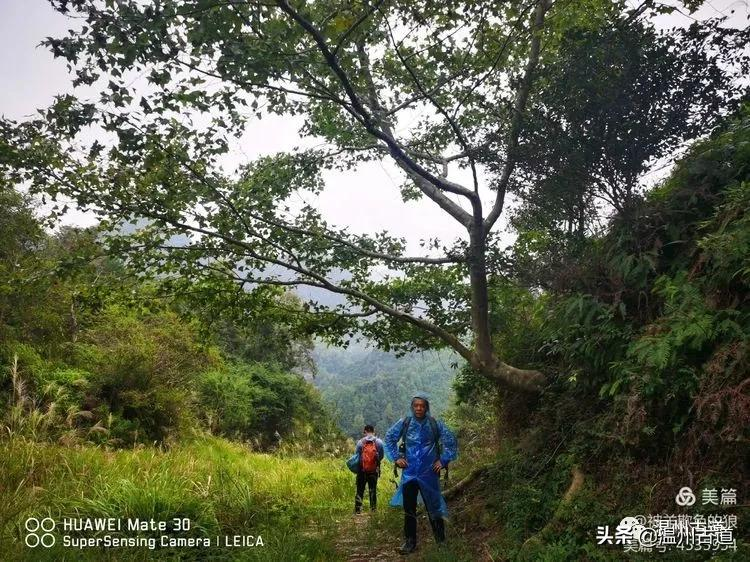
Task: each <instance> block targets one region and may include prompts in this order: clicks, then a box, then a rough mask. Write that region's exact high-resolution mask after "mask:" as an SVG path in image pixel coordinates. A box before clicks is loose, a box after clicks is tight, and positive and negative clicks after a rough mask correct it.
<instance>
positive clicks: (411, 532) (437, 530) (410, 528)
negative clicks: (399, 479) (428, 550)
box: [402, 480, 445, 544]
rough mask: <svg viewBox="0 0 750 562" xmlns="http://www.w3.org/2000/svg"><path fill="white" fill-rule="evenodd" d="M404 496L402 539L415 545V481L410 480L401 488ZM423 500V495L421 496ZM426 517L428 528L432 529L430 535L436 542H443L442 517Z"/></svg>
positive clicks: (417, 483)
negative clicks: (428, 521)
mask: <svg viewBox="0 0 750 562" xmlns="http://www.w3.org/2000/svg"><path fill="white" fill-rule="evenodd" d="M402 492H403V496H404V537H405V538H406V540H407V541H408V542H412V543H414V544H416V543H417V493H419V492H420V490H419V482H418V481H417V480H410V481H409V482H407V483H406V484H404V487H403V490H402ZM422 498H423V499H424V494H423V495H422ZM427 516H428V517H429V518H430V527H432V534H433V535H434V537H435V541H436V542H443V541H445V522H444V521H443V518H442V517H435V518H433V517H431V516H430V514H429V512H428V514H427Z"/></svg>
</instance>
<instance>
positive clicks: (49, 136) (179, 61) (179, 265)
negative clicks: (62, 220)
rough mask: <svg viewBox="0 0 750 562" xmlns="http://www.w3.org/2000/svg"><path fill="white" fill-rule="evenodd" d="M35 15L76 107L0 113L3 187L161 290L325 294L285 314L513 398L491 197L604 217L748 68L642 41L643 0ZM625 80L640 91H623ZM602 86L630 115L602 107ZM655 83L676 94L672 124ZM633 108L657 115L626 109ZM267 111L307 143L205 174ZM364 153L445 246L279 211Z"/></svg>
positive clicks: (520, 382)
mask: <svg viewBox="0 0 750 562" xmlns="http://www.w3.org/2000/svg"><path fill="white" fill-rule="evenodd" d="M52 4H53V5H54V6H55V8H56V9H57V10H59V11H60V12H63V13H67V14H70V15H71V16H75V17H77V18H80V19H79V20H77V21H81V22H82V25H81V26H80V27H79V28H77V29H75V30H73V31H71V32H70V34H69V35H68V36H66V37H63V38H49V39H48V40H47V41H46V42H45V44H46V45H47V46H48V47H49V48H50V49H51V50H52V52H53V53H54V54H55V55H56V56H58V57H62V58H64V59H66V60H67V61H68V63H69V66H70V69H71V71H72V72H73V74H74V76H75V78H74V84H75V85H78V86H86V87H87V88H84V90H86V91H91V90H92V89H93V90H94V91H96V92H98V97H97V98H96V99H87V98H84V96H83V95H82V96H80V99H79V98H76V97H74V96H72V95H68V96H61V97H59V98H58V100H57V102H56V103H55V104H54V105H53V106H52V107H51V108H49V110H47V111H46V112H45V113H44V114H43V115H42V117H41V118H40V119H38V120H36V121H32V122H28V123H22V124H16V123H11V122H3V123H2V125H1V126H2V128H3V138H5V139H7V142H5V143H4V145H3V146H2V162H3V164H4V166H3V168H4V170H5V174H6V177H7V178H9V179H10V180H11V181H18V182H20V181H23V180H31V182H32V184H33V185H34V188H35V189H36V190H37V191H39V192H44V193H46V194H49V195H52V196H57V195H61V194H62V195H65V196H69V197H73V198H74V199H75V200H76V201H77V203H78V205H79V206H81V207H82V208H85V209H90V210H93V211H95V212H97V213H98V214H99V216H100V217H101V219H102V221H103V226H104V227H105V228H106V227H108V228H110V229H111V231H112V232H111V233H110V234H109V235H108V237H107V240H108V243H109V245H110V246H111V249H112V250H113V251H116V252H118V253H120V254H123V255H125V256H127V258H128V263H129V264H130V265H132V266H133V267H137V268H138V269H140V270H141V271H143V272H149V273H150V274H152V275H155V276H157V277H158V278H159V279H162V280H168V281H169V282H170V283H171V284H172V287H173V288H175V290H182V291H185V290H187V289H188V288H189V287H194V286H196V285H198V286H207V287H214V288H215V289H216V291H215V294H219V293H220V292H222V291H224V292H225V291H226V290H235V291H236V294H237V295H238V298H239V299H242V302H247V304H248V306H255V305H257V302H258V300H259V299H258V298H253V295H255V296H256V297H258V296H261V295H264V297H263V298H262V299H260V300H263V301H264V302H266V303H267V304H268V303H270V302H271V301H272V300H273V298H274V297H273V295H275V294H276V292H275V291H270V292H269V291H268V289H267V287H269V286H270V287H277V288H285V287H308V288H310V289H309V290H310V291H317V292H313V293H312V294H313V295H318V294H320V291H327V292H331V293H335V294H337V295H340V297H341V298H340V299H339V300H338V301H337V303H335V304H330V303H329V304H327V305H326V304H324V301H323V299H321V298H317V297H315V296H314V297H313V299H312V300H311V301H310V302H308V303H307V304H306V305H305V309H304V313H303V316H302V319H301V320H300V322H302V323H303V324H305V329H308V330H310V331H313V330H317V331H318V332H321V333H323V334H324V335H327V336H328V337H329V338H331V339H336V338H340V337H341V336H342V335H344V334H347V333H352V332H354V331H356V330H359V331H361V332H362V333H364V334H365V335H367V336H369V337H372V338H374V339H375V340H376V341H377V342H378V343H379V344H380V345H381V346H383V347H386V348H391V347H395V348H397V349H409V348H414V347H422V348H424V347H443V346H449V347H451V348H453V349H455V350H456V351H457V352H458V353H459V354H460V355H461V356H463V358H464V359H466V360H467V362H468V363H469V364H470V365H471V366H472V368H474V369H475V370H476V371H478V372H480V373H482V374H483V375H485V376H486V377H487V378H489V379H491V380H493V381H495V382H498V383H500V384H502V385H505V386H508V387H512V388H515V389H521V390H539V389H540V388H541V386H542V385H543V383H544V376H543V375H542V373H540V372H538V371H536V370H534V369H519V368H516V367H513V366H510V365H507V364H505V363H504V362H503V361H502V357H498V356H497V354H496V353H495V350H494V348H493V341H492V340H493V334H492V333H491V330H490V321H489V318H490V313H491V311H490V299H489V298H488V293H489V290H490V285H491V283H492V282H493V279H496V278H498V277H499V276H501V275H503V273H504V271H503V270H502V264H503V263H504V262H503V260H502V259H500V257H499V255H498V254H499V251H500V249H499V248H498V247H497V244H496V239H495V236H494V233H493V229H494V228H495V227H496V224H497V222H498V219H499V218H500V216H501V215H502V213H503V211H504V208H505V200H506V196H507V194H508V193H510V192H515V193H517V194H520V195H521V196H522V197H523V200H524V201H527V202H528V203H527V205H530V206H527V207H526V208H527V209H529V210H530V212H532V213H536V212H537V211H536V207H539V208H540V209H542V211H543V212H548V208H547V207H544V206H543V205H541V206H540V205H539V204H538V203H534V201H539V200H545V201H546V200H549V198H548V197H547V195H545V193H547V192H546V191H544V190H548V191H549V190H550V186H559V185H561V184H562V183H564V182H563V181H562V179H563V178H565V181H567V182H568V183H567V184H565V185H564V186H563V188H562V189H564V190H568V192H570V193H569V194H566V195H565V197H564V199H565V200H566V201H569V200H570V201H573V203H570V204H569V205H568V208H569V209H570V213H572V215H571V217H573V216H574V217H575V218H576V219H578V218H579V217H580V216H583V217H584V218H585V217H587V216H589V215H590V211H591V209H592V208H595V205H596V201H597V200H600V199H604V200H605V201H608V203H609V204H610V205H611V206H612V207H613V208H615V209H617V210H621V209H620V207H618V204H619V202H620V199H617V200H607V199H606V197H605V196H611V195H618V194H621V193H626V194H627V193H631V192H632V191H633V190H634V189H635V183H634V182H637V177H638V175H639V174H641V173H643V172H644V171H645V170H646V165H647V163H648V162H650V161H651V160H652V159H654V158H658V157H660V156H663V155H664V154H665V153H667V152H668V151H670V150H673V149H674V147H675V146H677V145H678V144H679V143H681V142H684V141H685V140H689V139H691V138H694V137H696V136H697V135H699V134H700V133H701V130H700V127H697V126H696V123H702V124H703V125H704V126H708V127H710V126H712V124H713V123H715V122H717V120H718V119H720V117H721V116H722V115H723V114H724V113H726V111H728V110H729V109H730V108H731V106H732V104H733V103H735V101H736V100H738V99H740V98H741V97H742V95H743V91H742V88H741V87H740V86H739V85H738V82H737V76H738V75H741V73H742V72H743V71H744V70H747V59H746V55H743V50H742V46H743V44H744V43H743V41H745V42H746V41H747V32H746V31H737V30H727V29H724V28H721V27H719V26H718V25H717V24H716V22H713V23H709V24H706V25H704V26H702V27H701V26H698V27H697V28H696V29H691V30H682V31H675V32H672V33H670V34H663V33H658V32H656V31H654V29H653V26H652V24H650V23H649V18H650V17H652V16H653V15H655V13H656V8H653V6H652V4H651V3H649V2H646V3H644V4H643V5H642V6H641V8H640V9H638V10H636V11H632V10H629V9H628V7H627V5H626V3H624V2H610V1H609V0H587V1H586V2H583V3H567V2H559V3H556V2H552V1H551V0H538V1H537V0H535V1H528V2H523V1H521V2H507V3H503V4H502V5H497V4H494V3H486V2H471V1H469V2H453V1H449V2H423V3H414V2H406V1H400V2H399V1H382V0H381V1H374V2H335V1H319V2H305V3H302V2H288V1H285V0H280V1H277V2H253V1H247V2H242V1H237V2H212V1H205V0H201V1H192V2H175V1H163V2H158V3H157V2H154V3H144V2H135V1H130V2H128V1H123V2H117V3H112V2H98V1H85V0H70V1H64V0H56V1H53V2H52ZM633 44H636V45H639V46H641V47H643V48H642V49H641V51H638V50H636V51H635V52H632V53H630V54H627V55H626V54H625V53H624V51H623V52H622V53H621V54H622V55H623V57H625V58H626V59H627V57H631V58H632V59H633V60H636V61H639V62H640V64H633V65H627V64H626V63H627V60H620V61H615V63H616V64H620V65H621V66H623V67H626V68H625V69H626V71H627V73H628V74H627V76H628V77H629V80H628V81H625V80H622V81H619V82H618V81H609V80H608V77H607V76H606V74H607V72H609V71H610V70H611V68H612V62H611V61H609V60H608V59H607V56H606V55H607V52H608V51H610V50H615V51H616V50H617V49H626V48H630V47H631V46H632V45H633ZM653 45H656V46H653ZM581 49H588V52H589V54H590V57H589V58H590V59H591V60H590V61H589V60H588V59H586V58H585V57H583V58H581V57H579V56H578V54H579V53H580V52H581ZM717 53H720V54H717ZM687 61H692V62H691V64H688V62H687ZM563 64H564V66H561V65H563ZM561 68H566V69H567V68H570V71H569V72H568V71H561V70H560V69H561ZM655 68H659V69H665V68H670V69H672V72H671V73H670V72H666V71H664V72H661V74H655V75H654V76H659V77H660V78H662V79H663V80H664V86H663V87H662V88H661V89H660V88H659V86H658V85H657V84H655V83H653V81H652V82H649V81H648V76H649V75H650V73H652V72H653V70H654V69H655ZM695 73H697V74H695ZM688 74H690V76H696V75H697V76H700V78H699V79H698V78H694V79H689V78H688ZM630 78H633V79H632V80H630ZM594 84H596V85H598V86H597V88H598V90H596V91H595V92H593V93H592V91H593V89H594ZM644 84H645V85H649V84H650V86H652V88H651V90H649V91H651V92H652V93H653V95H650V96H640V97H639V96H638V95H635V94H634V89H635V88H640V87H642V86H644ZM608 87H611V88H615V87H617V88H620V89H621V90H622V91H619V93H618V94H617V96H621V97H622V99H626V100H627V103H628V104H629V105H627V107H628V108H630V109H629V113H627V114H622V112H618V111H616V110H615V109H614V108H613V105H612V102H611V99H612V97H611V95H612V94H613V92H612V90H608V89H607V88H608ZM629 88H630V89H629ZM566 92H582V93H583V95H586V96H589V98H590V103H589V104H588V105H587V104H583V103H576V101H575V99H572V98H571V96H569V95H566ZM665 92H670V93H672V94H673V95H674V96H676V99H679V100H682V99H683V98H684V99H690V100H694V101H693V103H690V104H687V105H685V104H682V103H681V102H680V111H672V112H670V111H669V109H670V107H671V106H669V105H667V106H665V104H664V102H663V100H661V101H660V100H659V99H658V97H659V96H661V95H662V94H664V93H665ZM617 96H615V98H616V99H620V97H617ZM639 104H640V105H639ZM649 104H652V105H649ZM652 110H659V111H661V113H659V115H663V116H664V118H663V119H662V120H661V121H660V120H658V119H657V120H654V121H653V122H649V120H648V119H645V118H643V116H650V115H653V111H652ZM269 113H271V114H278V115H286V116H300V117H301V118H302V119H303V121H304V124H303V125H302V127H301V129H300V135H302V136H303V137H309V138H311V139H313V140H314V141H315V144H316V148H310V149H298V150H296V151H293V152H288V153H280V154H277V155H275V156H271V157H265V158H260V159H257V160H255V161H253V162H250V163H247V164H246V165H245V166H243V167H241V168H240V169H239V170H237V171H236V172H231V173H230V172H226V171H225V168H224V167H223V164H224V162H225V161H224V160H223V158H224V157H225V155H226V154H227V152H228V151H229V150H230V147H231V146H232V143H233V142H236V138H237V137H239V136H240V135H241V134H243V133H244V132H246V131H248V130H250V131H252V125H253V120H254V119H256V118H262V117H263V116H264V115H267V114H269ZM631 117H633V118H634V119H636V124H637V126H638V134H637V135H636V136H634V137H633V138H632V139H631V140H632V142H641V141H645V142H648V143H650V146H651V149H650V150H640V151H634V150H631V147H630V146H629V145H628V137H627V134H625V135H623V134H622V132H621V131H619V130H618V129H617V127H620V126H621V125H622V120H623V119H629V118H631ZM665 120H666V121H668V123H669V125H670V127H669V128H668V129H666V132H665V133H663V135H662V136H661V137H659V136H658V135H657V134H656V131H657V129H658V130H662V129H663V125H664V121H665ZM680 123H684V125H680ZM613 135H615V136H614V137H613ZM93 138H96V140H93V141H91V140H90V139H93ZM87 139H88V141H87ZM613 139H615V140H616V142H614V141H613ZM605 141H606V143H607V146H610V145H612V144H611V142H610V141H613V142H614V145H613V146H614V149H613V151H612V152H611V153H605V154H604V156H603V157H602V158H598V159H597V158H583V159H575V158H574V157H573V156H574V155H575V153H576V151H577V150H579V149H580V150H584V151H587V152H586V154H589V153H590V151H591V150H592V147H596V146H599V144H601V142H605ZM597 143H599V144H597ZM311 144H312V143H311ZM558 154H559V155H560V157H559V159H557V156H552V155H558ZM548 156H549V158H548ZM383 159H390V160H391V161H392V162H393V163H394V164H395V165H396V166H397V167H398V168H399V169H400V171H401V172H402V174H403V175H404V177H405V179H406V183H405V184H404V187H403V192H402V196H403V198H404V199H405V200H406V199H409V198H414V197H420V198H426V199H427V200H429V201H431V202H432V203H434V204H435V205H437V206H438V207H439V208H440V209H442V210H443V211H444V212H445V213H446V214H447V215H448V216H450V217H452V219H454V220H455V221H457V222H458V223H459V224H460V225H461V226H462V227H463V228H464V229H465V231H466V234H465V236H464V238H463V239H460V240H457V241H452V242H448V241H442V240H428V241H425V244H424V246H423V247H424V250H425V251H424V253H423V254H422V255H411V254H409V253H408V252H407V244H406V241H405V240H404V239H401V238H398V237H394V236H392V235H390V234H389V233H387V232H381V233H376V234H371V235H363V234H354V233H352V232H349V231H348V230H347V229H343V228H338V227H336V226H334V225H330V224H328V223H327V222H326V221H325V219H324V218H323V217H322V216H321V214H320V213H319V211H318V210H316V209H314V208H311V207H308V206H304V207H302V208H299V209H298V208H292V205H291V204H290V198H291V196H292V195H293V194H295V193H300V192H307V193H313V194H315V193H318V192H320V191H321V190H322V189H323V188H324V182H323V179H322V177H323V175H322V174H323V172H324V171H326V170H333V169H349V170H354V171H356V169H357V166H358V165H359V164H360V163H362V162H365V161H370V160H378V161H380V160H383ZM558 162H561V163H562V164H558ZM625 167H626V168H627V169H626V170H625ZM623 170H624V171H623ZM625 172H627V173H625ZM628 174H629V175H628ZM459 177H460V178H469V180H468V181H466V182H461V181H459V180H458V179H457V178H459ZM573 177H575V178H583V179H582V181H577V180H576V181H575V182H574V181H573V180H572V178H573ZM572 183H575V188H576V189H577V190H578V191H575V190H573V189H572V188H570V187H569V185H570V184H572ZM540 194H541V195H540ZM535 205H536V207H535ZM581 206H583V207H586V208H585V209H583V211H581V208H582V207H581ZM568 208H565V209H562V210H561V214H564V213H567V212H568V210H569V209H568ZM535 216H539V213H537V214H536V215H535ZM556 218H557V219H560V220H563V221H565V220H568V218H569V217H568V216H567V215H566V216H560V217H556ZM571 220H572V219H571ZM581 220H585V219H581ZM548 222H549V221H548ZM219 288H221V291H220V290H219ZM222 294H223V293H222ZM204 296H205V298H211V292H210V291H207V292H206V293H205V294H204ZM526 367H530V366H526Z"/></svg>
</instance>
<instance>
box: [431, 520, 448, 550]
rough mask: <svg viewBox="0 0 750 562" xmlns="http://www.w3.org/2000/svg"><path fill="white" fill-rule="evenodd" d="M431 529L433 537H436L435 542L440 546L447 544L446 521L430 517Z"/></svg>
mask: <svg viewBox="0 0 750 562" xmlns="http://www.w3.org/2000/svg"><path fill="white" fill-rule="evenodd" d="M430 527H432V536H434V537H435V542H436V543H438V544H440V543H444V542H445V521H443V518H442V517H436V518H435V519H433V518H431V517H430Z"/></svg>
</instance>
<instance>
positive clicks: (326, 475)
mask: <svg viewBox="0 0 750 562" xmlns="http://www.w3.org/2000/svg"><path fill="white" fill-rule="evenodd" d="M352 484H353V481H352V477H351V474H350V473H348V472H347V471H346V469H345V468H344V467H343V464H342V463H341V462H340V461H339V460H325V459H318V460H312V459H305V458H282V457H277V456H272V455H264V454H257V453H250V452H249V451H248V450H246V449H244V448H243V447H241V446H239V445H236V444H232V443H229V442H227V441H224V440H221V439H214V438H210V439H208V438H207V439H200V440H196V441H194V442H192V443H189V444H184V445H181V446H179V447H176V448H174V449H172V450H170V451H169V452H163V451H160V450H158V449H151V448H145V449H140V450H122V451H105V450H103V449H98V448H93V447H83V448H78V449H70V448H65V447H60V446H57V445H50V444H40V443H32V442H28V441H23V440H20V439H15V440H11V441H2V442H0V552H2V553H3V555H2V558H3V559H4V560H44V559H50V560H52V559H54V560H80V559H91V560H109V559H112V560H114V559H116V560H153V559H180V560H190V559H205V557H206V554H209V553H210V555H211V557H212V558H214V559H231V560H240V559H241V560H256V559H257V560H336V559H338V558H339V557H338V555H337V554H336V553H335V552H334V551H333V544H334V542H333V540H332V538H333V536H334V534H335V533H336V532H337V529H338V526H339V521H341V518H342V517H344V516H346V517H349V510H350V508H351V506H350V503H351V496H352V492H353V490H352ZM32 515H33V516H36V517H46V516H50V517H52V518H54V519H55V520H58V521H59V520H60V518H62V517H66V516H73V517H115V518H127V517H131V518H135V517H138V518H142V519H150V518H154V519H156V520H166V521H170V520H171V519H172V518H174V517H189V518H190V519H191V520H192V525H193V533H194V534H195V535H200V534H206V535H208V536H214V535H217V534H219V535H225V534H227V535H235V534H239V535H255V536H257V535H259V534H260V535H262V537H263V540H264V542H265V547H264V548H257V549H250V548H248V549H236V548H235V549H229V548H224V549H219V548H211V549H210V550H209V551H206V550H203V549H184V550H182V551H179V552H175V551H169V550H166V549H162V550H156V551H153V552H152V551H150V550H148V549H147V548H143V547H141V548H131V549H110V550H94V549H86V550H84V551H82V552H83V553H82V552H81V551H77V550H72V549H70V548H67V549H66V548H58V547H57V546H56V547H54V548H52V549H49V550H46V549H45V550H43V549H39V548H37V549H33V550H32V549H29V548H27V547H25V545H24V544H23V542H22V541H23V537H24V531H23V522H24V521H25V520H26V518H27V517H29V516H32ZM337 520H338V521H337ZM123 534H125V532H124V531H123ZM128 534H130V533H128ZM157 534H159V533H157ZM88 536H91V535H88ZM58 545H59V539H58Z"/></svg>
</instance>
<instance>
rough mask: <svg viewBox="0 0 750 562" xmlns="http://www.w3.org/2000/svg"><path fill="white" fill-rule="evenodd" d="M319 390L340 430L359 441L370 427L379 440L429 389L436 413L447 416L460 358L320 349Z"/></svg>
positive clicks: (317, 355)
mask: <svg viewBox="0 0 750 562" xmlns="http://www.w3.org/2000/svg"><path fill="white" fill-rule="evenodd" d="M313 358H314V360H315V364H316V367H317V374H316V376H315V380H314V384H315V386H316V387H317V388H318V389H320V392H321V395H322V396H323V398H324V399H325V400H326V401H327V402H328V403H330V404H331V405H332V407H333V409H334V411H335V412H336V415H337V419H338V422H339V425H340V426H341V428H342V429H343V431H345V432H346V433H347V434H348V435H350V436H352V437H356V438H359V436H360V435H361V433H362V428H363V427H364V425H365V424H371V425H374V426H375V428H376V432H377V433H378V434H381V435H384V434H385V431H386V430H387V429H388V428H389V427H390V426H391V425H393V424H394V423H395V422H396V421H397V420H398V419H400V418H402V417H404V416H405V415H407V414H408V413H409V411H408V410H409V405H408V399H409V397H410V396H414V395H415V394H417V393H420V392H421V393H424V392H426V390H425V389H429V393H428V395H429V397H430V411H431V412H433V414H434V415H436V416H439V415H443V414H444V413H445V412H446V411H447V410H448V408H449V406H450V405H451V403H452V398H453V394H452V390H451V383H452V382H453V379H454V377H455V375H456V372H457V370H458V365H459V358H458V357H457V356H456V355H455V354H452V353H446V352H442V353H441V352H424V353H410V354H406V355H405V356H402V357H398V356H395V355H394V354H390V353H385V352H382V351H378V350H377V349H371V348H370V349H368V348H366V347H359V346H354V345H350V346H349V347H347V348H346V349H337V348H322V347H319V348H317V349H316V350H315V351H314V352H313Z"/></svg>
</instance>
